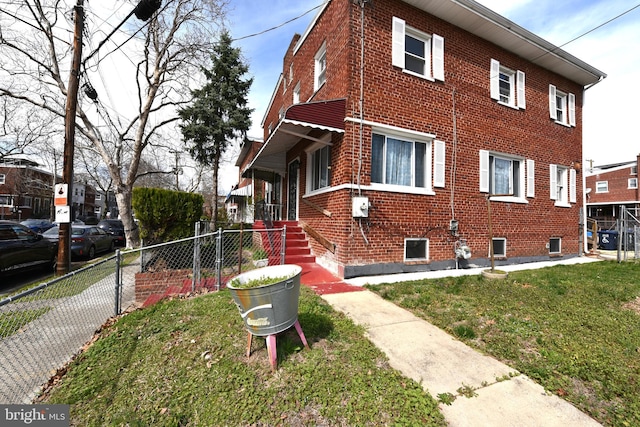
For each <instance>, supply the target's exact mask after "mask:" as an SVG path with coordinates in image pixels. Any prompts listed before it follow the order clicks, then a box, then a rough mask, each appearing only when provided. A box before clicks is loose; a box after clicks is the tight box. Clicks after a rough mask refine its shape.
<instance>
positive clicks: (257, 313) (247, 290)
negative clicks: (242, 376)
mask: <svg viewBox="0 0 640 427" xmlns="http://www.w3.org/2000/svg"><path fill="white" fill-rule="evenodd" d="M301 272H302V268H301V267H300V266H298V265H293V264H285V265H273V266H270V267H263V268H258V269H256V270H251V271H248V272H246V273H242V274H240V275H238V276H236V277H235V278H234V279H233V280H231V281H230V282H229V283H228V284H227V288H228V289H229V291H230V292H231V296H232V297H233V300H234V301H235V303H236V305H237V306H238V310H239V311H240V316H241V317H242V320H243V321H244V326H245V328H246V329H247V331H248V333H249V334H248V338H247V357H249V356H250V355H251V340H252V337H253V335H257V336H263V337H266V342H267V351H268V353H269V363H270V364H271V369H272V370H273V371H275V369H276V358H277V352H276V334H278V333H280V332H284V331H286V330H287V329H289V328H290V327H291V326H294V327H295V328H296V331H297V332H298V335H299V336H300V339H301V341H302V343H303V344H304V346H305V347H308V344H307V340H306V338H305V336H304V333H303V332H302V328H301V327H300V323H299V322H298V300H299V297H300V274H301Z"/></svg>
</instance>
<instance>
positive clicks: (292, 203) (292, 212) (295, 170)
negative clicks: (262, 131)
mask: <svg viewBox="0 0 640 427" xmlns="http://www.w3.org/2000/svg"><path fill="white" fill-rule="evenodd" d="M299 172H300V160H297V159H296V160H294V161H293V162H291V163H289V173H288V182H289V184H288V192H287V194H288V197H287V219H288V220H290V221H296V220H297V219H298V181H299V180H300V179H299V176H298V175H299Z"/></svg>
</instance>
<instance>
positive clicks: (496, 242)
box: [489, 237, 507, 258]
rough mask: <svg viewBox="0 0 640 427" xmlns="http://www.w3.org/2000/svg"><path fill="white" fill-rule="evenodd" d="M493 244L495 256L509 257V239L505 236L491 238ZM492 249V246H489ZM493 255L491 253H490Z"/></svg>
mask: <svg viewBox="0 0 640 427" xmlns="http://www.w3.org/2000/svg"><path fill="white" fill-rule="evenodd" d="M491 244H492V245H493V256H494V257H497V258H506V257H507V239H505V238H504V237H494V238H493V239H492V240H491ZM489 251H491V248H489ZM489 256H491V253H489Z"/></svg>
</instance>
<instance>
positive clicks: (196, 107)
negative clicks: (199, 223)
mask: <svg viewBox="0 0 640 427" xmlns="http://www.w3.org/2000/svg"><path fill="white" fill-rule="evenodd" d="M231 43H232V40H231V37H230V36H229V33H228V32H226V31H225V32H223V33H222V34H221V36H220V40H219V42H218V43H217V44H216V45H215V47H214V52H213V54H212V55H211V69H210V70H207V69H206V68H204V67H203V68H202V69H201V70H202V72H203V73H204V76H205V77H206V79H207V82H206V84H205V85H204V86H203V87H202V88H200V89H196V90H193V91H191V95H192V96H193V100H192V102H191V104H190V105H189V106H187V107H185V108H183V109H181V110H180V111H179V112H178V114H179V115H180V118H181V119H182V124H181V125H180V129H181V130H182V135H183V137H184V140H185V142H186V144H187V150H188V151H189V153H190V154H191V156H192V157H193V158H194V159H195V160H196V161H197V162H198V163H200V164H202V165H205V166H209V167H212V169H213V200H212V203H211V206H212V208H213V209H212V212H213V215H214V218H213V220H214V221H215V222H216V223H217V217H218V197H217V195H218V172H219V168H220V160H221V157H222V154H223V153H224V152H225V150H226V149H227V148H228V147H229V145H231V143H232V141H233V140H234V139H237V138H241V139H245V138H246V135H247V131H248V130H249V127H250V126H251V118H250V115H251V112H252V109H250V108H248V107H247V94H248V92H249V88H250V87H251V84H252V83H253V79H246V80H245V79H244V78H243V76H244V75H245V74H246V73H247V72H248V71H249V67H248V66H247V65H245V64H244V62H243V61H242V59H241V58H240V49H239V48H233V47H232V46H231Z"/></svg>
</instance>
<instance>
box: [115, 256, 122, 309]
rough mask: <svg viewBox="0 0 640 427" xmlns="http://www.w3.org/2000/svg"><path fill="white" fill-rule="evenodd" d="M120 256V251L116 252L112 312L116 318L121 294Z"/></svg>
mask: <svg viewBox="0 0 640 427" xmlns="http://www.w3.org/2000/svg"><path fill="white" fill-rule="evenodd" d="M121 264H122V256H121V255H120V249H117V250H116V291H115V305H114V312H115V315H116V316H118V315H119V314H120V312H121V308H120V295H121V293H122V277H121V276H122V268H121Z"/></svg>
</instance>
